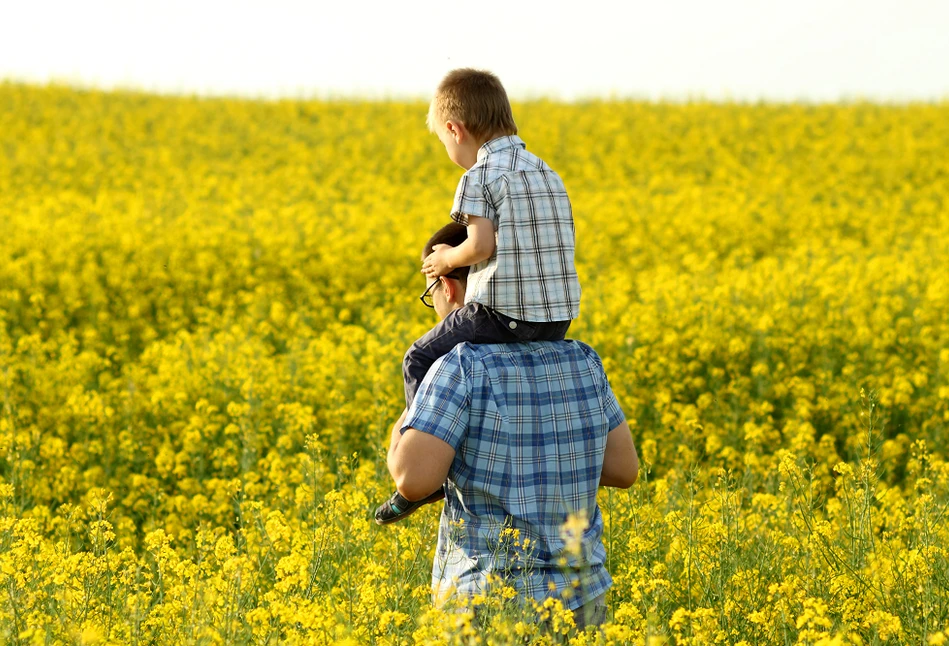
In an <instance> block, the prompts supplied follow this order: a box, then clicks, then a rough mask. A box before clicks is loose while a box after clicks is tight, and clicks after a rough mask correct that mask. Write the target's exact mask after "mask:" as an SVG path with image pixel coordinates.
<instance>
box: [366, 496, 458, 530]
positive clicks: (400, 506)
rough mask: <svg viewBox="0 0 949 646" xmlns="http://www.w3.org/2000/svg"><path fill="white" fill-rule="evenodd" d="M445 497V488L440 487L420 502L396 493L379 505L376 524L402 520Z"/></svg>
mask: <svg viewBox="0 0 949 646" xmlns="http://www.w3.org/2000/svg"><path fill="white" fill-rule="evenodd" d="M444 497H445V488H444V487H442V488H440V489H439V490H438V491H436V492H435V493H433V494H431V495H430V496H428V497H427V498H423V499H422V500H415V501H412V500H406V499H405V497H404V496H402V494H400V493H399V492H398V491H396V492H395V493H393V494H392V496H390V497H389V499H388V500H386V501H385V502H384V503H382V504H381V505H379V508H378V509H376V522H377V523H379V524H380V525H388V524H389V523H394V522H395V521H397V520H402V519H403V518H405V517H406V516H409V515H411V514H412V513H413V512H414V511H415V510H416V509H418V508H419V507H421V506H422V505H427V504H428V503H430V502H436V501H438V500H441V499H442V498H444Z"/></svg>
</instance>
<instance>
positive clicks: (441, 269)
mask: <svg viewBox="0 0 949 646" xmlns="http://www.w3.org/2000/svg"><path fill="white" fill-rule="evenodd" d="M452 249H454V247H452V246H450V245H447V244H437V245H435V246H434V247H432V253H430V254H428V256H427V257H426V258H425V260H424V261H423V262H422V273H423V274H425V275H426V276H428V277H429V278H430V279H432V280H434V279H436V278H438V277H439V276H444V275H445V274H447V273H448V272H450V271H451V270H452V269H454V267H453V266H452V265H451V264H450V263H449V260H450V256H451V250H452Z"/></svg>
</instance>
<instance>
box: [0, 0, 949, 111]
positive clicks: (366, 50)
mask: <svg viewBox="0 0 949 646" xmlns="http://www.w3.org/2000/svg"><path fill="white" fill-rule="evenodd" d="M461 66H473V67H480V68H486V69H490V70H492V71H494V72H495V73H497V74H498V75H499V76H500V77H501V80H502V82H504V84H505V86H506V87H507V88H508V92H509V94H510V95H511V96H512V97H513V98H530V97H538V96H548V97H553V98H560V99H575V98H583V97H589V96H609V95H612V94H615V95H618V96H631V97H636V98H648V99H659V98H666V99H683V98H688V97H705V98H710V99H725V98H732V99H740V100H757V99H762V98H763V99H771V100H800V99H803V100H811V101H833V100H839V99H852V98H868V99H875V100H884V101H889V100H894V101H905V100H913V99H923V100H931V99H944V98H949V0H888V1H886V0H650V1H645V2H644V1H639V0H636V1H627V2H608V1H604V0H570V1H565V2H561V1H559V0H548V1H544V2H540V1H536V0H523V1H521V0H469V1H468V2H464V3H458V2H451V1H448V0H441V1H433V0H407V1H403V2H399V1H392V0H389V1H387V2H383V1H380V0H364V1H361V2H360V1H353V0H331V1H323V0H320V1H316V0H312V1H310V2H291V1H289V0H267V1H266V2H264V1H259V2H248V1H245V0H189V1H181V0H163V1H161V2H140V1H138V0H122V1H108V0H70V1H68V2H63V1H51V0H4V1H3V3H2V5H0V79H13V80H27V81H36V82H45V81H49V80H55V81H65V82H69V83H75V84H81V85H93V86H97V87H105V88H109V87H116V86H122V87H132V88H138V89H144V90H152V91H162V92H187V93H192V92H197V93H210V94H241V95H248V96H267V97H273V96H318V97H325V96H363V97H369V98H381V97H420V98H428V97H429V96H430V95H431V92H432V91H433V89H434V87H435V86H436V85H437V84H438V81H439V80H440V79H441V77H442V75H443V74H444V73H445V72H447V71H448V70H449V69H452V68H454V67H461Z"/></svg>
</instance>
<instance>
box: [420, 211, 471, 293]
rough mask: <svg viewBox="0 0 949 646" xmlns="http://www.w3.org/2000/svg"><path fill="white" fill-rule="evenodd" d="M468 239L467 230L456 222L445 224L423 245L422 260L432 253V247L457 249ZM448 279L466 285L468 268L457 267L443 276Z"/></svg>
mask: <svg viewBox="0 0 949 646" xmlns="http://www.w3.org/2000/svg"><path fill="white" fill-rule="evenodd" d="M467 239H468V228H467V227H465V226H464V225H462V224H458V223H457V222H451V223H449V224H446V225H445V226H443V227H442V228H441V229H439V230H438V231H436V232H435V235H433V236H432V237H431V238H429V239H428V242H426V243H425V251H423V252H422V260H425V258H426V257H428V255H429V254H430V253H432V247H434V246H435V245H437V244H447V245H448V246H449V247H457V246H458V245H460V244H461V243H462V242H464V241H465V240H467ZM445 275H446V276H447V277H448V278H455V279H457V280H459V281H460V282H461V284H462V285H467V284H468V268H467V267H458V268H456V269H452V270H451V271H450V272H448V273H447V274H445Z"/></svg>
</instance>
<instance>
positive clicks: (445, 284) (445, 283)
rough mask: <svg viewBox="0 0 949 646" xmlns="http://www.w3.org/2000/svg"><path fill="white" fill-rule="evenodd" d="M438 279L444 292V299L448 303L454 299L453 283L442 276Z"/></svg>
mask: <svg viewBox="0 0 949 646" xmlns="http://www.w3.org/2000/svg"><path fill="white" fill-rule="evenodd" d="M438 280H440V281H442V291H443V292H444V293H445V300H446V301H447V302H449V303H451V302H452V301H454V299H455V285H454V283H452V282H451V281H450V280H448V279H447V278H445V277H444V276H442V277H440V278H439V279H438Z"/></svg>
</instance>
